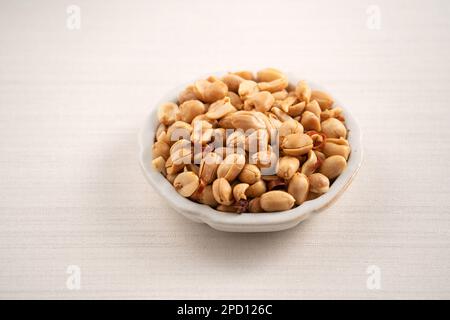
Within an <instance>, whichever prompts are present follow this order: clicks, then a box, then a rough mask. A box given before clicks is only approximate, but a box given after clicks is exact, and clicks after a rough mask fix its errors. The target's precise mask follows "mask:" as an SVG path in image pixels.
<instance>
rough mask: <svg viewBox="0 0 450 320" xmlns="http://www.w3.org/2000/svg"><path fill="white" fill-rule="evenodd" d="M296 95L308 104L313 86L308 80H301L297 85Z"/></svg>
mask: <svg viewBox="0 0 450 320" xmlns="http://www.w3.org/2000/svg"><path fill="white" fill-rule="evenodd" d="M295 95H296V96H297V98H298V100H299V101H300V102H302V101H305V102H306V104H308V103H309V101H310V99H311V88H310V87H309V86H308V84H307V83H306V81H304V80H302V81H299V82H298V84H297V86H296V87H295Z"/></svg>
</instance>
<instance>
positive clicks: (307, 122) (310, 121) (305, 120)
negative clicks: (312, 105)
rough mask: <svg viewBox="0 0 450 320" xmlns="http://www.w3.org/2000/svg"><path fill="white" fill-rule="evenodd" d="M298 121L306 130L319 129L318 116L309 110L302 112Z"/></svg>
mask: <svg viewBox="0 0 450 320" xmlns="http://www.w3.org/2000/svg"><path fill="white" fill-rule="evenodd" d="M300 123H301V124H302V126H303V128H305V130H306V131H309V130H314V131H320V118H319V117H318V116H316V115H315V114H314V113H312V112H310V111H305V112H303V114H302V118H301V120H300Z"/></svg>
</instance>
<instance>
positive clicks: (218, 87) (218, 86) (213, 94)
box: [193, 79, 228, 103]
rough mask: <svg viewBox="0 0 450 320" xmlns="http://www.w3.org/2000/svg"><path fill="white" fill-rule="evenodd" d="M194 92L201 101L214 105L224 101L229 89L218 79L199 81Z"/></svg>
mask: <svg viewBox="0 0 450 320" xmlns="http://www.w3.org/2000/svg"><path fill="white" fill-rule="evenodd" d="M211 80H212V79H211ZM193 91H194V93H195V95H196V97H197V98H198V99H199V100H201V101H203V102H206V103H212V102H214V101H217V100H220V99H223V98H224V97H225V96H226V95H227V92H228V87H227V85H226V84H225V83H223V82H222V81H220V80H217V79H214V80H213V81H208V80H198V81H196V82H195V84H194V87H193Z"/></svg>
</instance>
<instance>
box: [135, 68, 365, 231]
mask: <svg viewBox="0 0 450 320" xmlns="http://www.w3.org/2000/svg"><path fill="white" fill-rule="evenodd" d="M224 73H225V72H216V73H212V74H213V75H215V76H221V75H223V74H224ZM288 77H289V79H291V81H290V82H291V83H296V82H297V81H299V80H300V79H298V78H296V77H293V76H291V75H289V74H288ZM198 79H201V77H199V78H198ZM193 82H194V81H192V82H189V83H193ZM308 84H309V85H310V87H311V88H312V89H313V90H322V91H325V92H329V93H330V91H328V90H326V89H325V88H324V87H323V86H320V85H317V84H316V83H314V82H311V81H308ZM186 86H187V84H185V85H182V86H178V87H177V88H174V89H173V90H170V91H169V92H168V93H167V94H165V95H164V96H163V97H162V99H160V100H159V101H158V103H156V104H154V106H153V107H152V108H151V112H150V113H149V114H148V115H147V117H146V119H145V123H144V126H143V128H142V129H141V131H140V133H139V148H140V150H139V163H140V166H141V169H142V171H143V174H144V176H145V177H146V179H147V181H148V182H149V183H150V184H151V185H152V186H153V188H154V189H155V190H156V191H157V192H158V193H159V195H160V196H162V197H163V198H164V199H166V201H168V203H169V205H170V206H171V207H172V208H173V209H175V210H176V211H177V212H179V213H181V214H183V215H184V216H185V217H187V218H189V219H191V220H193V221H195V222H203V223H206V224H208V225H210V226H211V227H213V228H215V229H218V230H222V231H231V232H268V231H279V230H284V229H288V228H291V227H293V226H295V225H297V224H298V223H300V222H301V221H303V220H305V219H306V218H308V217H309V216H310V215H311V214H312V213H313V212H318V211H320V210H322V209H324V208H325V207H327V206H328V205H330V204H331V203H332V202H333V200H336V199H337V198H338V197H339V195H340V194H342V193H343V192H344V191H345V189H346V188H347V186H348V185H349V184H350V183H351V181H352V180H353V178H354V176H355V175H356V173H357V172H358V170H359V168H360V166H361V163H362V155H363V150H362V143H361V139H362V135H361V131H360V128H359V125H358V123H357V121H356V119H355V118H354V117H353V116H352V115H351V113H350V112H349V110H348V108H347V107H345V105H343V104H342V103H340V101H339V100H338V99H336V98H335V97H334V96H333V95H332V93H330V94H331V95H332V96H333V98H334V99H335V104H334V106H336V105H338V106H339V107H341V108H342V109H343V113H344V116H345V124H346V127H347V128H348V131H349V133H348V137H347V138H348V141H349V144H350V147H351V153H350V157H349V159H348V162H347V168H346V169H345V170H344V172H342V174H341V175H340V176H339V177H338V178H337V179H336V180H335V181H334V183H333V184H332V185H331V187H330V190H329V191H328V192H327V193H325V194H323V195H321V196H320V197H318V198H316V199H314V200H310V201H306V202H304V203H303V204H301V205H300V206H297V207H295V208H293V209H290V210H287V211H281V212H271V213H242V214H235V213H226V212H220V211H217V210H215V209H213V208H211V207H209V206H207V205H203V204H199V203H196V202H193V201H191V200H189V199H187V198H184V197H182V196H181V195H179V194H178V193H177V192H176V191H175V190H174V188H173V186H172V184H170V182H169V181H168V180H167V179H166V178H165V177H164V176H163V175H162V174H160V173H159V172H157V171H155V170H153V169H152V166H151V149H152V145H153V140H154V136H155V132H156V129H157V126H158V118H157V110H158V106H159V105H160V104H161V103H163V102H166V101H176V99H177V95H178V93H179V92H180V91H181V90H183V89H184V88H185V87H186Z"/></svg>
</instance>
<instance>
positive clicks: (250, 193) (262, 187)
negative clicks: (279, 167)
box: [245, 180, 267, 198]
mask: <svg viewBox="0 0 450 320" xmlns="http://www.w3.org/2000/svg"><path fill="white" fill-rule="evenodd" d="M266 190H267V186H266V183H265V182H264V180H258V181H256V182H255V183H254V184H252V185H250V187H248V189H247V191H246V192H245V194H246V196H247V197H250V198H256V197H259V196H261V195H262V194H263V193H264V192H266Z"/></svg>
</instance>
